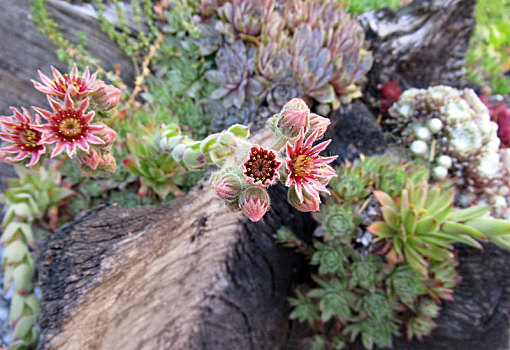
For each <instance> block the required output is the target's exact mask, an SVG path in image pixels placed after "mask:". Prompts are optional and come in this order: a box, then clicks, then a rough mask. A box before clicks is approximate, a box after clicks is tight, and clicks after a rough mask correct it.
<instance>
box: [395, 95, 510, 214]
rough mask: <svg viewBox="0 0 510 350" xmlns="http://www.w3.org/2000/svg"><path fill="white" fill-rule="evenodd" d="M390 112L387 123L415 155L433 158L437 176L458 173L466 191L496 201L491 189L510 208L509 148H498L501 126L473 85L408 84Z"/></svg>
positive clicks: (503, 205) (503, 206)
mask: <svg viewBox="0 0 510 350" xmlns="http://www.w3.org/2000/svg"><path fill="white" fill-rule="evenodd" d="M389 115H390V120H388V124H389V125H395V126H396V128H395V132H397V133H398V134H400V137H401V140H400V141H399V142H400V143H401V144H403V145H405V146H407V147H409V150H410V152H411V153H412V154H413V155H415V156H420V157H427V158H429V157H433V159H430V160H431V161H432V165H431V175H432V176H433V177H434V178H436V179H438V180H442V179H445V178H447V177H450V178H452V177H457V178H458V182H459V186H460V188H465V189H466V195H467V193H471V194H476V196H478V197H480V196H481V194H483V195H482V196H483V197H484V198H486V199H487V201H493V199H490V196H489V195H488V194H487V193H489V192H490V193H492V194H491V196H493V197H494V198H495V199H494V200H497V204H498V206H499V207H501V208H507V209H508V204H510V194H509V193H508V192H510V191H508V190H509V187H510V176H509V175H510V150H508V149H500V143H501V142H500V140H499V138H498V136H497V128H498V126H497V124H496V123H494V122H492V121H491V119H490V116H489V111H488V110H487V107H486V106H485V105H484V104H483V102H482V101H481V100H480V99H479V98H478V96H477V95H476V93H475V92H474V91H473V90H471V89H465V90H457V89H454V88H452V87H449V86H434V87H430V88H428V89H410V90H407V91H405V92H404V93H403V94H402V96H401V97H400V99H399V100H398V101H397V102H396V103H394V104H393V106H392V107H391V108H390V110H389ZM500 197H501V198H500ZM481 200H482V198H477V201H478V202H479V201H481ZM503 200H504V202H503ZM507 209H501V210H500V212H501V213H503V212H504V211H505V210H506V211H508V210H507Z"/></svg>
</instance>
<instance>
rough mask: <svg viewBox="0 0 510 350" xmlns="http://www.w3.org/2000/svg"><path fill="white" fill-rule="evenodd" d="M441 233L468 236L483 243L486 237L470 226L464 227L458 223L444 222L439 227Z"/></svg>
mask: <svg viewBox="0 0 510 350" xmlns="http://www.w3.org/2000/svg"><path fill="white" fill-rule="evenodd" d="M441 231H442V232H446V233H452V234H461V235H462V234H463V235H469V236H472V237H475V238H477V239H480V240H483V241H486V240H487V237H485V236H484V235H483V234H482V233H481V232H480V231H478V230H477V229H476V228H474V227H472V226H471V225H464V224H460V223H458V222H451V221H446V222H445V223H443V224H442V225H441Z"/></svg>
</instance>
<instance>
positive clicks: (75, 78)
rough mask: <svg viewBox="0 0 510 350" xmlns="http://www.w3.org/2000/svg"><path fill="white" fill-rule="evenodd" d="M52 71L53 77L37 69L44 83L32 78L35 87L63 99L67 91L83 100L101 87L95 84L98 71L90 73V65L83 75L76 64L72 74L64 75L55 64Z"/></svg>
mask: <svg viewBox="0 0 510 350" xmlns="http://www.w3.org/2000/svg"><path fill="white" fill-rule="evenodd" d="M51 71H52V72H53V79H50V78H48V77H47V76H46V75H44V74H42V73H41V71H37V72H38V73H39V77H40V78H41V81H42V82H43V83H44V85H43V84H41V83H39V82H37V81H35V80H32V83H33V84H34V87H35V88H36V89H37V90H39V91H41V92H42V93H45V94H48V95H50V96H54V97H57V98H59V99H61V100H63V99H64V97H65V96H66V94H67V93H69V94H70V95H71V97H72V98H73V99H78V100H81V99H83V98H85V97H87V96H88V95H89V94H91V93H93V92H95V91H96V90H98V89H99V88H100V86H94V82H95V81H96V75H97V72H96V73H94V74H92V75H90V71H89V68H88V67H86V68H85V71H84V72H83V75H79V74H78V67H76V64H75V65H74V66H73V69H72V70H71V74H64V75H62V74H61V73H60V72H59V71H58V70H57V69H56V68H55V67H53V66H51Z"/></svg>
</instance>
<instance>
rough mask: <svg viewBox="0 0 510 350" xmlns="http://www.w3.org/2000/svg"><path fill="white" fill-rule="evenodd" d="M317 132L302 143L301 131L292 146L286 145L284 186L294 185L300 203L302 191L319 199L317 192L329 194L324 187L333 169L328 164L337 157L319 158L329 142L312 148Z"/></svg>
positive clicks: (302, 133)
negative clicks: (285, 178) (286, 173)
mask: <svg viewBox="0 0 510 350" xmlns="http://www.w3.org/2000/svg"><path fill="white" fill-rule="evenodd" d="M318 134H319V130H318V129H317V130H315V131H314V132H313V133H312V134H311V135H310V136H309V137H308V138H307V139H306V141H305V142H304V143H303V141H304V137H305V136H304V132H303V130H301V132H300V134H299V137H298V138H297V140H296V142H295V143H294V146H292V145H291V144H290V143H287V161H286V166H287V171H288V176H287V181H286V182H285V186H287V187H290V186H292V185H295V189H296V195H297V197H298V199H299V201H300V202H303V201H304V196H303V191H307V193H308V194H309V195H313V196H316V197H317V198H318V197H319V191H322V192H326V193H328V194H329V191H328V189H327V188H326V187H325V186H326V185H327V182H329V181H325V180H330V179H331V177H332V175H331V174H332V172H333V174H334V170H333V168H331V166H329V165H328V164H329V163H331V162H332V161H334V160H335V159H336V158H337V157H338V156H334V157H321V156H319V153H320V152H322V151H323V150H324V149H326V147H327V146H328V145H329V143H330V142H331V140H328V141H324V142H321V143H320V144H318V145H316V146H315V147H312V144H313V143H314V142H315V140H316V139H317V136H318Z"/></svg>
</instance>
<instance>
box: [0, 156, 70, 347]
mask: <svg viewBox="0 0 510 350" xmlns="http://www.w3.org/2000/svg"><path fill="white" fill-rule="evenodd" d="M56 165H57V164H56V163H53V165H52V166H51V167H49V168H48V169H46V168H44V167H43V168H41V169H40V171H39V172H32V171H30V170H27V169H25V168H21V167H16V168H15V169H16V172H17V175H18V177H19V178H18V179H10V180H9V189H7V190H6V191H5V192H4V194H3V198H2V203H3V204H4V205H5V214H4V218H3V221H2V229H3V233H2V237H1V239H0V243H2V244H4V245H5V248H4V251H3V255H2V271H3V272H4V277H3V286H4V292H5V293H6V292H8V291H9V290H10V289H11V287H12V289H13V291H14V293H13V296H12V299H11V306H10V314H9V323H10V324H11V326H12V327H13V328H14V334H13V340H12V343H11V347H13V348H16V349H26V348H29V347H31V346H35V345H36V344H37V341H38V339H39V328H38V326H37V324H36V319H37V315H38V313H39V300H38V299H37V297H36V295H35V294H34V274H35V267H34V261H33V259H32V257H31V254H30V248H31V247H33V246H34V244H35V240H36V239H37V238H41V237H37V236H36V234H35V230H34V226H33V223H34V221H36V220H40V221H46V220H48V222H47V223H46V225H47V228H48V229H49V230H51V229H55V228H56V225H57V219H58V204H59V202H61V201H62V200H64V199H66V198H68V197H69V196H71V195H72V194H73V191H71V190H70V189H67V188H63V187H61V183H60V181H61V176H60V173H59V172H58V171H57V169H56ZM46 218H48V219H46Z"/></svg>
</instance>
